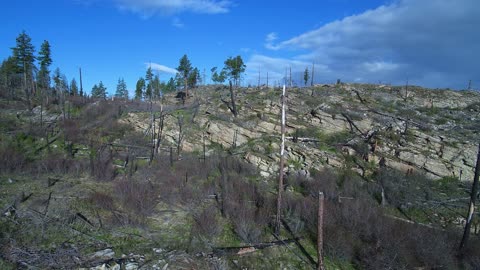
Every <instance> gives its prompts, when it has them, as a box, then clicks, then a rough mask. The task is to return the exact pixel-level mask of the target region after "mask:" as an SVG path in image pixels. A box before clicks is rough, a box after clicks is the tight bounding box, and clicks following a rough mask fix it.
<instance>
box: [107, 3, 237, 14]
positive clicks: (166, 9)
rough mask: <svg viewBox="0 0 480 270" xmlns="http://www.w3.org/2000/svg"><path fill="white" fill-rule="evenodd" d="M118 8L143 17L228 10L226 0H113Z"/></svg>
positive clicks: (228, 4) (219, 12)
mask: <svg viewBox="0 0 480 270" xmlns="http://www.w3.org/2000/svg"><path fill="white" fill-rule="evenodd" d="M113 1H114V2H115V3H116V4H117V6H118V7H119V8H120V9H123V10H129V11H131V12H134V13H138V14H140V15H141V16H144V17H150V16H153V15H156V14H160V15H174V14H179V13H184V12H190V13H197V14H221V13H227V12H229V11H230V7H231V6H232V2H231V1H228V0H220V1H219V0H113Z"/></svg>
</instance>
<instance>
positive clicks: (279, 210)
mask: <svg viewBox="0 0 480 270" xmlns="http://www.w3.org/2000/svg"><path fill="white" fill-rule="evenodd" d="M281 103H282V128H281V133H282V143H281V145H280V170H279V174H280V175H279V177H278V194H277V215H276V220H275V234H276V235H279V233H280V225H281V214H282V191H283V167H284V165H285V156H284V154H285V153H284V152H285V85H283V91H282V99H281Z"/></svg>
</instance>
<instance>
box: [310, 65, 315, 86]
mask: <svg viewBox="0 0 480 270" xmlns="http://www.w3.org/2000/svg"><path fill="white" fill-rule="evenodd" d="M313 77H315V62H314V63H313V64H312V80H311V85H310V86H313ZM312 93H313V90H312Z"/></svg>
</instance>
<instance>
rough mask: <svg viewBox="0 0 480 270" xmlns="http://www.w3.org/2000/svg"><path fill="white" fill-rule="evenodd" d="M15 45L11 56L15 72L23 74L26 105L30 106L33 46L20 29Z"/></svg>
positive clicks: (33, 59) (33, 67) (33, 58)
mask: <svg viewBox="0 0 480 270" xmlns="http://www.w3.org/2000/svg"><path fill="white" fill-rule="evenodd" d="M16 42H17V45H16V46H15V47H14V48H12V51H13V58H14V59H15V63H16V67H17V72H18V73H22V74H23V88H24V91H25V95H26V96H27V102H28V106H29V107H30V95H31V94H32V91H33V89H32V87H31V85H32V81H33V71H34V69H35V65H34V61H35V56H34V53H35V47H33V45H32V39H31V38H30V37H29V36H28V35H27V33H25V31H22V33H20V34H19V35H18V37H17V39H16Z"/></svg>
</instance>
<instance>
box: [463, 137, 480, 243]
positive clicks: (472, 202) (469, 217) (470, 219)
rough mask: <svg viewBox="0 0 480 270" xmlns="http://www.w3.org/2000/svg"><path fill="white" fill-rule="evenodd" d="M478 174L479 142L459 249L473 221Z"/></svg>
mask: <svg viewBox="0 0 480 270" xmlns="http://www.w3.org/2000/svg"><path fill="white" fill-rule="evenodd" d="M479 176H480V144H478V154H477V165H476V167H475V176H474V177H473V183H472V191H471V192H470V204H469V207H468V213H467V221H466V223H465V230H464V231H463V237H462V241H461V242H460V251H462V250H463V249H464V248H465V246H466V245H467V243H468V237H469V236H470V228H471V226H472V222H473V217H474V215H473V213H474V212H475V199H476V197H477V194H478V178H479Z"/></svg>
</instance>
